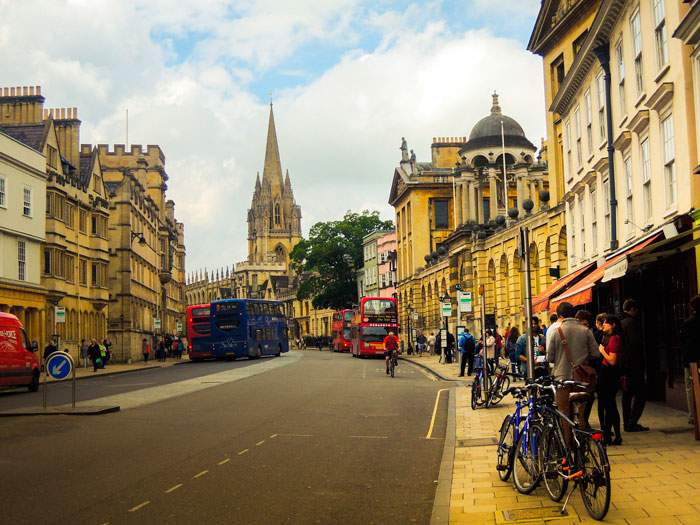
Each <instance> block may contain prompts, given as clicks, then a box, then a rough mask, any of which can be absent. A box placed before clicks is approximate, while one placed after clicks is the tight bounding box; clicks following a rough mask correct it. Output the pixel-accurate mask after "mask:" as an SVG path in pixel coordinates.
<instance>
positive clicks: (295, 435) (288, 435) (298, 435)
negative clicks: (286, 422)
mask: <svg viewBox="0 0 700 525" xmlns="http://www.w3.org/2000/svg"><path fill="white" fill-rule="evenodd" d="M277 435H278V436H281V437H297V438H310V437H313V436H312V435H311V434H277Z"/></svg>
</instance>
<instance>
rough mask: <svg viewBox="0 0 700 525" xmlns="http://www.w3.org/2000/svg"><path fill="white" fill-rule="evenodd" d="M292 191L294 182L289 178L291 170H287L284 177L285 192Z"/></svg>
mask: <svg viewBox="0 0 700 525" xmlns="http://www.w3.org/2000/svg"><path fill="white" fill-rule="evenodd" d="M291 191H292V181H291V180H290V178H289V170H286V174H285V176H284V192H285V193H291Z"/></svg>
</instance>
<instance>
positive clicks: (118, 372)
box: [47, 361, 190, 383]
mask: <svg viewBox="0 0 700 525" xmlns="http://www.w3.org/2000/svg"><path fill="white" fill-rule="evenodd" d="M189 362H190V361H180V362H176V363H172V364H169V365H165V366H163V365H148V366H141V367H138V366H134V367H133V368H127V369H122V370H114V371H107V372H102V373H101V374H88V375H83V376H76V378H75V380H76V381H82V380H83V379H97V378H98V377H106V376H116V375H121V374H130V373H131V372H142V371H143V370H154V369H156V368H169V367H171V366H177V365H184V364H187V363H189ZM72 380H73V378H72V377H67V378H66V379H52V378H49V380H48V381H47V383H64V382H70V381H72Z"/></svg>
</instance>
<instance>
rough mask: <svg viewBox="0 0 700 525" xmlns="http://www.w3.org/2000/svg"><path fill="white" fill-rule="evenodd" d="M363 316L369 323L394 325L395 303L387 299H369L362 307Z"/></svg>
mask: <svg viewBox="0 0 700 525" xmlns="http://www.w3.org/2000/svg"><path fill="white" fill-rule="evenodd" d="M363 316H364V317H365V319H367V321H365V322H370V323H395V322H396V303H395V302H394V301H390V300H387V299H370V300H368V301H366V302H365V303H364V305H363Z"/></svg>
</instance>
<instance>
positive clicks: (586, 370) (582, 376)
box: [557, 327, 598, 392]
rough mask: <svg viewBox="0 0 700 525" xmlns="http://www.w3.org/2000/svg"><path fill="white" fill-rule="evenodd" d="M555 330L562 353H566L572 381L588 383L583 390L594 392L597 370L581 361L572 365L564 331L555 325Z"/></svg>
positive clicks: (596, 382)
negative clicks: (559, 339) (559, 340)
mask: <svg viewBox="0 0 700 525" xmlns="http://www.w3.org/2000/svg"><path fill="white" fill-rule="evenodd" d="M557 332H559V337H560V338H561V346H562V348H563V349H564V354H566V359H567V360H568V361H569V364H570V365H571V377H572V378H573V380H574V381H578V382H579V383H586V384H588V386H587V387H586V388H585V389H584V391H586V392H594V391H595V389H596V386H597V384H598V372H597V371H596V369H595V368H593V367H592V366H590V365H587V364H584V363H581V364H580V365H574V362H573V360H572V359H571V352H570V351H569V341H568V339H567V338H566V337H565V336H564V332H563V331H562V329H561V327H557Z"/></svg>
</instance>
